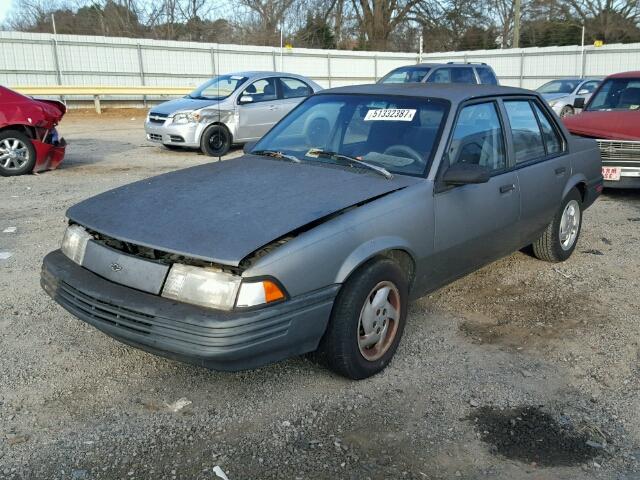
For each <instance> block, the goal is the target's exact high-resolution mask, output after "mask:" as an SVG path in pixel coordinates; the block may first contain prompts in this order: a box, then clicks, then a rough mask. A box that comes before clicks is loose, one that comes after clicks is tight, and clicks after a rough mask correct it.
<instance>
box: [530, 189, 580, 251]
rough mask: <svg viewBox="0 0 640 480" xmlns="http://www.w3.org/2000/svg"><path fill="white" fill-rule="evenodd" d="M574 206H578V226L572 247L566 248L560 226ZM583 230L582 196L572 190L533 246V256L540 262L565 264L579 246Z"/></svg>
mask: <svg viewBox="0 0 640 480" xmlns="http://www.w3.org/2000/svg"><path fill="white" fill-rule="evenodd" d="M572 202H574V203H573V205H574V206H575V205H577V209H578V214H579V218H578V224H577V230H576V233H575V238H574V239H573V243H572V244H571V245H567V246H564V247H563V245H562V240H561V237H560V224H561V222H562V215H563V213H564V211H565V209H566V208H567V206H568V205H569V204H570V203H572ZM581 228H582V195H580V192H579V191H578V190H577V189H575V188H574V189H572V190H571V191H570V192H569V194H568V195H567V196H566V198H565V199H564V201H563V202H562V205H561V206H560V208H559V209H558V211H557V212H556V214H555V216H554V217H553V220H552V221H551V223H550V224H549V226H547V228H546V230H545V231H544V233H543V234H542V235H541V236H540V238H538V240H536V241H535V242H534V243H533V244H532V245H531V246H532V247H533V254H534V255H535V256H536V257H537V258H539V259H540V260H545V261H547V262H554V263H557V262H564V261H565V260H566V259H568V258H569V257H570V256H571V254H572V253H573V251H574V250H575V248H576V245H577V244H578V239H579V238H580V230H581Z"/></svg>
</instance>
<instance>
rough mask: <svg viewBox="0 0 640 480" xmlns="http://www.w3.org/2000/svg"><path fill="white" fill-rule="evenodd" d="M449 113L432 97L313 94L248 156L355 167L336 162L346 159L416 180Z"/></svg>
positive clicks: (429, 158)
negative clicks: (274, 154)
mask: <svg viewBox="0 0 640 480" xmlns="http://www.w3.org/2000/svg"><path fill="white" fill-rule="evenodd" d="M448 109H449V102H448V101H445V100H441V99H434V98H418V97H405V96H395V95H352V94H349V95H347V94H343V95H316V96H312V97H309V99H308V100H306V101H305V102H304V103H302V104H301V105H300V106H299V107H298V108H296V109H295V110H293V112H291V113H290V114H289V115H288V116H286V117H285V118H284V119H283V120H282V121H280V123H278V124H277V125H276V126H275V127H274V128H273V129H272V130H271V131H269V133H267V134H266V135H265V136H264V137H262V139H261V140H260V141H259V142H258V143H257V144H256V146H255V147H254V148H253V149H252V152H253V153H256V152H260V151H262V152H264V151H271V152H278V153H279V154H282V155H287V156H289V157H295V158H296V159H298V160H300V161H302V162H323V163H333V164H337V165H343V166H344V165H348V166H349V167H351V168H359V167H358V166H357V165H356V164H355V162H353V163H351V164H349V162H348V160H347V159H344V158H339V157H338V155H345V156H348V157H351V158H354V159H357V160H360V161H364V162H367V163H369V164H372V165H375V166H378V167H383V168H385V169H386V170H388V171H389V172H392V173H398V174H403V175H414V176H421V175H424V174H425V173H426V171H427V166H428V165H429V163H430V161H431V157H432V154H433V151H434V150H435V148H436V146H437V144H438V138H439V136H440V132H441V127H442V124H443V121H444V119H445V118H446V116H447V112H448ZM320 152H324V153H320ZM327 152H333V153H334V154H337V155H328V154H327Z"/></svg>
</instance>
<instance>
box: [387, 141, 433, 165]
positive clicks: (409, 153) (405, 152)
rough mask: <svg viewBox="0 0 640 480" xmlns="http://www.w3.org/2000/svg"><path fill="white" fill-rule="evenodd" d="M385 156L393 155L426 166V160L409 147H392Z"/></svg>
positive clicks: (388, 148)
mask: <svg viewBox="0 0 640 480" xmlns="http://www.w3.org/2000/svg"><path fill="white" fill-rule="evenodd" d="M384 154H385V155H393V156H394V157H403V158H410V159H412V160H415V161H416V162H418V163H422V164H425V163H426V162H425V160H424V159H423V158H422V155H420V154H419V153H418V152H416V151H415V150H414V149H413V148H411V147H409V146H407V145H400V144H398V145H391V146H390V147H387V149H386V150H385V151H384Z"/></svg>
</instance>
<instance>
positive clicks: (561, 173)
mask: <svg viewBox="0 0 640 480" xmlns="http://www.w3.org/2000/svg"><path fill="white" fill-rule="evenodd" d="M566 171H567V169H566V168H565V167H559V168H556V175H564V173H565V172H566Z"/></svg>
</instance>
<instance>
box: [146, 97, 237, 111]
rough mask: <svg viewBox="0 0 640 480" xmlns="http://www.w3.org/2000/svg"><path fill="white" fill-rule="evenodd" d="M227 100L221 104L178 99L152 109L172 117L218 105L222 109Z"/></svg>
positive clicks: (193, 99)
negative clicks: (180, 112)
mask: <svg viewBox="0 0 640 480" xmlns="http://www.w3.org/2000/svg"><path fill="white" fill-rule="evenodd" d="M225 100H226V99H225ZM225 100H221V101H220V102H218V101H217V100H199V99H196V98H189V97H183V98H176V99H175V100H170V101H168V102H164V103H161V104H160V105H156V106H155V107H153V108H152V109H151V111H152V112H153V113H162V114H164V115H171V114H172V113H175V112H178V111H185V110H199V109H201V108H205V107H211V106H214V105H218V103H219V104H220V106H221V107H222V105H223V104H224V102H225Z"/></svg>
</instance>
